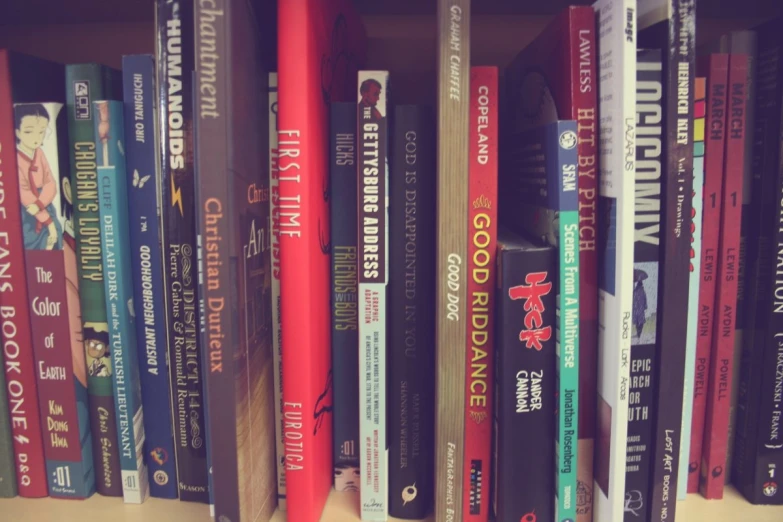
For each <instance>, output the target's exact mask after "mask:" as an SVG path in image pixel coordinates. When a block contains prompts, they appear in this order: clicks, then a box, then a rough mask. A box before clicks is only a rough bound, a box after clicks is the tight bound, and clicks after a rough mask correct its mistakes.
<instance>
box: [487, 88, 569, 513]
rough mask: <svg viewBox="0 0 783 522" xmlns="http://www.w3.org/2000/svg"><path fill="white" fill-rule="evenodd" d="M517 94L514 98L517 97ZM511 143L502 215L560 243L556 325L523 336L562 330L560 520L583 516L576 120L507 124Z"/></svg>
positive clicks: (544, 336)
mask: <svg viewBox="0 0 783 522" xmlns="http://www.w3.org/2000/svg"><path fill="white" fill-rule="evenodd" d="M515 102H517V100H514V99H513V98H512V101H511V103H515ZM508 133H509V137H508V139H509V141H510V144H509V147H508V148H507V149H506V151H507V154H508V155H507V156H506V158H505V160H504V162H505V165H504V167H503V169H502V171H501V177H500V183H499V185H500V186H499V191H500V198H501V209H500V210H501V212H500V215H501V219H502V220H503V224H504V226H506V227H509V228H511V229H512V230H514V231H515V232H517V233H523V234H526V235H527V236H529V237H532V238H534V239H535V240H537V241H541V242H543V243H545V244H549V245H552V246H555V247H558V259H559V261H558V271H557V272H558V276H559V277H558V278H557V280H556V281H557V282H556V285H555V290H554V291H555V294H556V296H557V321H556V323H555V330H554V331H549V330H546V329H540V328H538V329H530V330H529V331H528V332H525V334H524V335H522V334H520V339H521V340H524V341H525V347H526V348H528V349H536V350H538V349H540V348H541V346H542V344H541V343H542V341H546V340H548V338H549V336H551V335H554V336H555V337H556V348H557V373H556V375H553V376H552V377H554V378H556V379H557V385H556V387H555V390H556V393H557V407H556V411H557V431H556V440H557V446H556V448H557V452H556V455H557V460H556V465H555V470H554V471H555V476H556V484H557V489H556V498H555V500H556V510H555V520H558V521H562V522H566V521H568V520H574V519H575V517H576V503H575V500H576V464H577V462H578V447H577V439H576V428H577V416H578V412H579V249H578V246H577V243H578V241H579V202H578V191H577V188H578V183H577V170H576V166H577V151H576V144H577V137H576V122H575V121H573V120H561V121H556V122H553V123H549V124H546V125H542V126H540V127H537V128H533V129H529V130H525V131H519V129H518V128H517V127H516V126H515V124H514V123H511V124H510V125H509V127H508Z"/></svg>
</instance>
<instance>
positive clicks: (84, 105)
mask: <svg viewBox="0 0 783 522" xmlns="http://www.w3.org/2000/svg"><path fill="white" fill-rule="evenodd" d="M121 82H122V78H121V76H120V72H119V71H117V70H114V69H110V68H108V67H105V66H101V65H98V64H79V65H69V66H67V67H66V78H65V85H66V92H67V106H68V137H69V141H70V160H71V176H72V179H73V180H74V185H75V187H74V192H75V194H74V195H75V197H74V203H75V204H74V228H75V231H76V257H77V270H78V274H79V297H80V300H81V305H82V331H83V336H84V337H83V339H84V351H85V354H86V361H87V391H88V393H89V397H90V401H89V404H90V429H91V430H92V436H93V441H94V442H93V460H94V464H95V474H96V475H95V479H96V480H95V481H96V489H97V490H98V493H100V494H101V495H107V496H115V497H121V496H122V481H121V475H120V454H119V446H118V443H117V419H116V410H115V406H114V391H113V388H112V364H111V350H110V349H109V346H110V345H109V328H108V324H107V320H106V294H105V292H104V283H103V275H104V271H103V260H102V246H101V227H100V216H99V206H98V173H97V164H96V150H95V130H94V128H93V120H92V119H93V116H94V114H93V113H94V107H93V105H92V101H93V100H121V99H122V97H121V90H120V89H121V85H122V83H121Z"/></svg>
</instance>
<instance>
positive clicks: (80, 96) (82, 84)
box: [73, 81, 90, 120]
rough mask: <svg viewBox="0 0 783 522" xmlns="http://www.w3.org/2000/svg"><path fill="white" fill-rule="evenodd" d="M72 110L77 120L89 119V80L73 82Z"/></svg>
mask: <svg viewBox="0 0 783 522" xmlns="http://www.w3.org/2000/svg"><path fill="white" fill-rule="evenodd" d="M73 98H74V99H73V111H74V117H75V118H76V119H77V120H89V119H90V82H88V81H78V82H73Z"/></svg>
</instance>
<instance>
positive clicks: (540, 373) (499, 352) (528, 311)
mask: <svg viewBox="0 0 783 522" xmlns="http://www.w3.org/2000/svg"><path fill="white" fill-rule="evenodd" d="M557 256H558V252H557V249H555V248H554V247H549V246H546V247H537V246H534V245H532V244H530V243H526V242H524V243H523V242H521V241H520V243H518V244H512V243H511V242H506V241H504V240H503V239H502V236H501V239H500V240H499V241H498V274H499V276H500V277H499V278H498V293H497V299H496V313H497V321H496V322H495V324H496V325H497V333H496V337H495V339H496V340H497V341H496V346H495V353H496V362H495V376H496V387H495V448H494V453H495V455H494V458H495V466H494V467H495V477H494V480H493V489H494V505H495V518H496V520H513V521H517V520H520V521H523V522H527V521H529V520H554V517H555V509H554V508H555V503H554V492H555V469H554V463H555V422H556V410H557V405H556V401H555V393H556V390H557V373H556V372H557V356H556V353H555V343H556V336H555V332H554V330H555V320H556V317H555V306H556V290H557V289H556V285H557V280H558V276H557V262H558V257H557ZM535 329H549V335H544V336H540V338H541V339H548V340H547V341H544V342H542V343H541V345H542V349H541V350H537V349H536V348H535V347H531V348H528V347H527V346H526V345H527V343H526V342H525V341H523V340H521V339H522V338H523V337H522V334H523V333H525V332H526V330H535ZM533 470H534V471H533ZM531 471H533V472H531Z"/></svg>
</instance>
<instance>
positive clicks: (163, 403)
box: [122, 55, 177, 498]
mask: <svg viewBox="0 0 783 522" xmlns="http://www.w3.org/2000/svg"><path fill="white" fill-rule="evenodd" d="M122 74H123V96H124V102H125V109H124V120H125V152H126V157H125V162H126V166H127V169H126V175H125V177H126V179H127V183H128V187H127V194H128V224H129V226H128V228H129V233H130V253H131V263H132V264H131V270H132V272H133V285H134V287H133V312H134V314H135V324H136V339H137V342H138V361H139V375H140V379H141V398H142V406H143V409H144V456H145V462H146V464H147V469H148V472H149V479H150V480H149V486H150V495H151V496H153V497H158V498H177V469H176V465H175V462H174V437H173V426H172V424H171V399H170V397H169V393H170V387H169V370H168V358H167V357H166V354H167V349H166V311H165V310H166V309H165V305H164V302H163V293H164V290H163V251H162V250H161V245H160V226H159V221H158V216H159V212H160V190H159V186H158V182H159V179H160V169H159V167H158V165H159V163H158V154H159V152H158V132H157V128H156V126H155V111H156V102H155V62H154V59H153V57H152V56H151V55H132V56H125V57H123V59H122Z"/></svg>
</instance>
